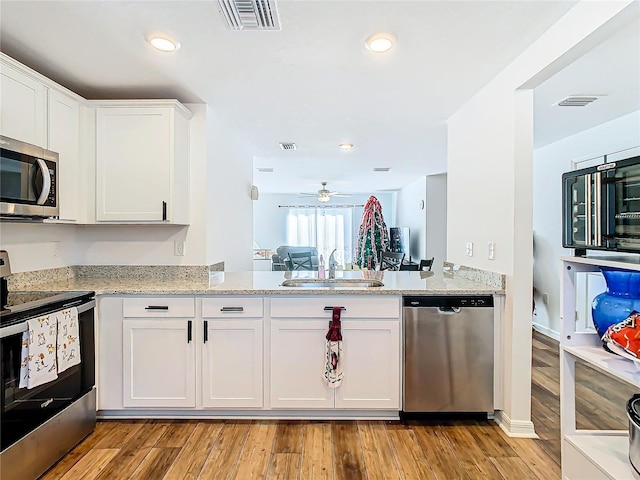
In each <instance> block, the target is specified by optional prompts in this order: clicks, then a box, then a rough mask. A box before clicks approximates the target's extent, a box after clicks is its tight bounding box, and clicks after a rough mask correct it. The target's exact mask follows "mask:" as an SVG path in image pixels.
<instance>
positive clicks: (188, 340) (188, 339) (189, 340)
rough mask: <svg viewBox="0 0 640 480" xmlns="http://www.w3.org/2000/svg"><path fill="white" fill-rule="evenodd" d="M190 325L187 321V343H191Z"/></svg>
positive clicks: (190, 322)
mask: <svg viewBox="0 0 640 480" xmlns="http://www.w3.org/2000/svg"><path fill="white" fill-rule="evenodd" d="M192 324H193V322H192V321H191V320H189V321H188V322H187V343H191V335H192V331H191V329H192Z"/></svg>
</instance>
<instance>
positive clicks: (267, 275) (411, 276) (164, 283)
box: [24, 271, 504, 295]
mask: <svg viewBox="0 0 640 480" xmlns="http://www.w3.org/2000/svg"><path fill="white" fill-rule="evenodd" d="M316 277H317V273H316V272H309V271H304V272H270V271H267V272H264V271H256V272H214V273H212V274H211V275H210V276H209V278H208V279H175V278H169V279H167V278H163V277H160V276H154V277H125V276H122V277H119V278H104V277H83V278H72V279H68V280H58V281H52V282H46V283H39V284H36V285H29V286H28V287H26V286H25V287H24V290H29V291H71V290H93V291H95V292H96V294H98V295H114V294H116V295H283V294H284V295H300V294H303V295H327V294H331V295H335V294H359V295H443V294H444V295H456V294H459V295H464V294H467V295H469V294H470V295H477V294H482V295H491V294H503V293H504V289H502V288H499V287H496V286H490V285H486V284H484V283H480V282H477V281H472V280H468V279H466V278H462V277H460V276H458V275H453V274H451V273H447V272H445V273H443V272H414V271H402V272H389V271H387V272H369V271H339V272H336V278H367V279H378V280H381V281H382V282H383V283H384V286H383V287H370V288H364V287H356V288H354V287H338V288H329V287H314V288H300V287H283V286H281V285H280V284H281V283H282V282H283V281H284V280H285V279H288V278H316Z"/></svg>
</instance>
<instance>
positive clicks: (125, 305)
mask: <svg viewBox="0 0 640 480" xmlns="http://www.w3.org/2000/svg"><path fill="white" fill-rule="evenodd" d="M113 272H117V274H116V273H114V275H113V277H112V278H108V277H109V275H108V274H105V273H104V271H102V275H101V276H87V275H86V274H85V275H84V276H82V277H79V278H75V277H74V275H73V274H72V271H71V270H70V272H68V273H69V275H68V277H69V278H66V279H62V280H58V281H51V282H42V276H43V275H40V281H39V282H38V283H37V286H32V285H29V283H23V284H20V283H19V282H18V281H14V284H13V286H12V287H10V290H12V291H14V292H16V294H20V293H19V292H18V290H21V291H23V292H27V291H35V290H38V291H66V290H93V291H95V292H96V295H97V305H98V309H97V337H98V338H97V356H98V361H97V365H98V372H97V379H98V380H97V389H98V414H99V416H102V417H103V418H106V417H117V418H147V417H151V418H153V417H171V418H197V417H207V418H234V417H242V418H256V417H270V418H352V419H353V418H385V419H397V418H398V415H399V411H400V410H401V409H402V400H401V399H402V393H401V384H402V382H401V379H402V350H403V348H402V321H401V318H402V314H401V312H402V296H403V295H494V298H495V299H496V302H495V304H496V306H497V308H496V309H495V312H496V313H495V318H496V321H495V332H496V334H495V336H496V345H498V344H499V343H497V342H498V339H499V338H500V333H499V332H500V316H501V311H502V305H503V302H502V298H503V294H504V289H503V287H502V285H501V283H500V282H501V281H502V277H501V276H500V275H495V274H487V275H488V277H487V278H486V279H485V280H487V283H489V284H487V283H481V282H479V281H472V280H469V279H467V278H463V277H462V276H460V275H454V274H453V273H450V272H449V273H447V272H445V273H442V272H404V271H403V272H368V271H349V272H341V271H339V272H337V273H336V277H337V278H336V279H337V280H340V279H346V278H351V279H355V278H360V279H367V280H380V281H382V283H383V284H384V285H383V286H380V287H337V288H331V287H284V286H282V285H281V284H282V283H283V282H284V281H285V280H288V279H296V278H297V279H304V278H315V277H316V276H317V274H316V273H315V272H211V273H210V274H209V275H207V277H206V278H203V277H199V278H198V277H196V278H189V279H185V278H175V277H171V276H168V277H161V276H154V277H152V276H148V277H144V276H142V277H141V276H138V277H133V276H123V272H122V271H121V270H118V269H117V268H114V269H113ZM16 280H19V279H16ZM336 306H339V307H342V334H343V343H344V352H345V354H344V364H343V368H344V372H345V379H344V381H343V383H342V385H341V386H340V387H339V388H336V389H331V388H329V387H328V386H327V384H326V383H325V382H324V379H323V375H322V373H323V368H324V363H325V355H326V350H325V347H326V341H325V334H326V332H327V327H328V321H329V320H330V319H331V315H332V307H336ZM500 356H501V352H500V351H499V349H496V362H495V363H496V365H497V366H498V365H500V362H499V358H500ZM499 371H500V370H499V368H497V367H496V369H495V372H494V376H495V383H496V385H497V386H499V385H501V379H500V374H499V373H498V372H499ZM497 388H499V387H497ZM496 409H500V399H499V397H498V396H496Z"/></svg>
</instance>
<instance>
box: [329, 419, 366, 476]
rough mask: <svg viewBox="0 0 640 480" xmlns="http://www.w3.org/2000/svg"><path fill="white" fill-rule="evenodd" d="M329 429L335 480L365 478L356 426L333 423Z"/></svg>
mask: <svg viewBox="0 0 640 480" xmlns="http://www.w3.org/2000/svg"><path fill="white" fill-rule="evenodd" d="M331 429H332V432H333V459H334V461H335V478H336V480H360V479H364V478H366V473H365V468H364V457H363V455H362V445H361V444H360V437H359V435H358V427H357V425H356V424H355V423H353V422H333V423H332V424H331Z"/></svg>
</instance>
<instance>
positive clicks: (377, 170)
mask: <svg viewBox="0 0 640 480" xmlns="http://www.w3.org/2000/svg"><path fill="white" fill-rule="evenodd" d="M389 170H391V168H389V167H375V168H374V169H373V171H374V172H388V171H389Z"/></svg>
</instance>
